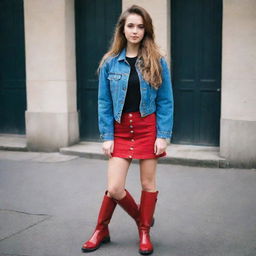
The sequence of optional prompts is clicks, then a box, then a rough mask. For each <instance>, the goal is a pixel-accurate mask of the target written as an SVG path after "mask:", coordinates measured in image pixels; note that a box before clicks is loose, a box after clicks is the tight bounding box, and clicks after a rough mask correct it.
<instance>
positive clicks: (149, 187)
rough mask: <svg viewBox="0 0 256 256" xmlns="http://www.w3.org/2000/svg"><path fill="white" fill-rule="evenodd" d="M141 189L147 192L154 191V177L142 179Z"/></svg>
mask: <svg viewBox="0 0 256 256" xmlns="http://www.w3.org/2000/svg"><path fill="white" fill-rule="evenodd" d="M141 187H142V190H144V191H147V192H154V191H156V183H155V180H154V179H143V180H142V181H141Z"/></svg>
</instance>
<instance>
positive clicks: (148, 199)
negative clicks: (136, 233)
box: [139, 191, 158, 229]
mask: <svg viewBox="0 0 256 256" xmlns="http://www.w3.org/2000/svg"><path fill="white" fill-rule="evenodd" d="M157 196H158V191H156V192H147V191H142V192H141V200H140V209H139V213H140V226H141V228H146V229H149V228H150V226H151V225H152V220H153V215H154V212H155V207H156V202H157Z"/></svg>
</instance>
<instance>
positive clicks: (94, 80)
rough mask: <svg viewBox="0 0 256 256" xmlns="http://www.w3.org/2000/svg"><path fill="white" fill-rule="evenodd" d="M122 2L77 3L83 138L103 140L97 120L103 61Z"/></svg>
mask: <svg viewBox="0 0 256 256" xmlns="http://www.w3.org/2000/svg"><path fill="white" fill-rule="evenodd" d="M121 2H122V1H121V0H76V1H75V4H76V6H75V11H76V59H77V85H78V90H77V99H78V110H79V126H80V137H81V138H82V139H85V140H99V132H98V117H97V93H98V76H97V74H96V71H97V67H98V65H99V61H100V59H101V58H102V56H103V54H104V53H105V52H106V51H107V49H108V47H109V45H110V40H111V38H112V35H113V32H114V25H115V23H116V22H117V19H118V16H119V15H120V13H121V10H122V6H121Z"/></svg>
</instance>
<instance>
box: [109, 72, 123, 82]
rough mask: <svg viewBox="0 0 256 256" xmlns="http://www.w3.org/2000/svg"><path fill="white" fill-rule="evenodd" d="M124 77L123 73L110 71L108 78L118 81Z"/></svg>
mask: <svg viewBox="0 0 256 256" xmlns="http://www.w3.org/2000/svg"><path fill="white" fill-rule="evenodd" d="M121 77H122V74H117V73H109V74H108V80H110V81H118V80H120V79H121Z"/></svg>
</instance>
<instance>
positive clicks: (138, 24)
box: [124, 13, 145, 44]
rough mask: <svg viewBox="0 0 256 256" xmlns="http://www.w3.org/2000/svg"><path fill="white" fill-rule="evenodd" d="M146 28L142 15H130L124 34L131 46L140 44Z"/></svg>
mask: <svg viewBox="0 0 256 256" xmlns="http://www.w3.org/2000/svg"><path fill="white" fill-rule="evenodd" d="M144 33H145V28H144V24H143V19H142V17H141V16H140V15H138V14H135V13H132V14H130V15H129V16H128V17H127V18H126V21H125V24H124V34H125V37H126V39H127V42H128V43H130V44H139V43H140V42H141V40H142V39H143V37H144Z"/></svg>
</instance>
